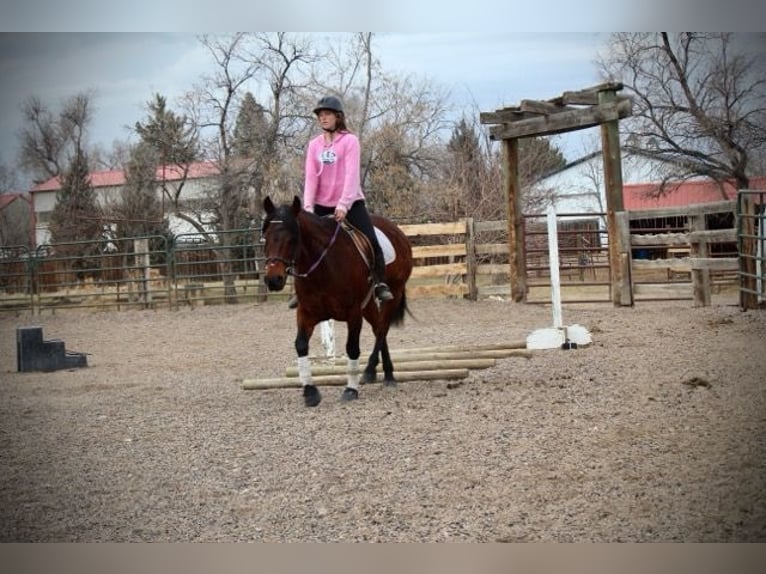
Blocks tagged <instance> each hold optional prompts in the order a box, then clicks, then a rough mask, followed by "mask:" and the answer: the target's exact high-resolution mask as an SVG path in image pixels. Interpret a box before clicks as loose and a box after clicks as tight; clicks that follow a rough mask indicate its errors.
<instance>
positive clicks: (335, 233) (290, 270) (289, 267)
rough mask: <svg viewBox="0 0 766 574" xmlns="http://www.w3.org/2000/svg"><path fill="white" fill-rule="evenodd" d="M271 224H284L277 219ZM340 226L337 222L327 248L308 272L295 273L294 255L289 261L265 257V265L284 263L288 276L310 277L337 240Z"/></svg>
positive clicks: (282, 258)
mask: <svg viewBox="0 0 766 574" xmlns="http://www.w3.org/2000/svg"><path fill="white" fill-rule="evenodd" d="M271 223H284V222H283V221H281V220H278V219H273V220H271ZM340 226H341V223H340V222H338V223H337V225H336V226H335V231H333V234H332V237H331V238H330V242H329V243H328V244H327V246H326V247H325V248H324V250H323V251H322V253H321V254H320V255H319V258H318V259H317V260H316V261H314V263H313V264H312V265H311V267H309V270H308V271H306V272H305V273H298V272H297V271H295V269H294V268H295V259H296V255H295V254H293V258H292V260H291V261H287V260H286V259H285V258H284V257H278V256H277V257H267V258H266V265H268V264H269V263H270V262H272V261H279V262H281V263H284V264H285V266H286V267H287V269H286V271H287V274H288V275H292V276H293V277H300V278H301V279H305V278H306V277H308V276H309V275H311V273H313V272H314V271H315V270H316V268H317V267H319V264H320V263H322V260H323V259H324V258H325V256H326V255H327V252H328V251H330V248H331V247H332V246H333V245H334V244H335V240H336V239H337V238H338V231H340ZM299 233H300V227H299ZM299 243H300V242H299ZM297 252H298V245H296V246H295V253H297Z"/></svg>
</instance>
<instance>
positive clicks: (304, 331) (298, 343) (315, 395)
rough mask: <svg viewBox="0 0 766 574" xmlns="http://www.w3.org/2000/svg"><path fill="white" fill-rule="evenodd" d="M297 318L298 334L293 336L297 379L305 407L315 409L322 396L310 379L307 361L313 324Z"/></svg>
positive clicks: (308, 361) (309, 366)
mask: <svg viewBox="0 0 766 574" xmlns="http://www.w3.org/2000/svg"><path fill="white" fill-rule="evenodd" d="M298 314H299V317H298V334H297V335H296V336H295V351H296V352H297V353H298V378H299V379H300V381H301V387H302V388H303V402H304V403H305V405H306V406H307V407H315V406H317V405H318V404H319V403H320V402H321V401H322V394H321V393H320V392H319V389H318V388H317V387H316V385H314V383H313V381H312V379H311V362H310V360H309V340H310V339H311V334H312V333H313V332H314V324H312V323H310V322H308V321H306V320H305V319H303V318H302V317H301V316H300V311H299V313H298Z"/></svg>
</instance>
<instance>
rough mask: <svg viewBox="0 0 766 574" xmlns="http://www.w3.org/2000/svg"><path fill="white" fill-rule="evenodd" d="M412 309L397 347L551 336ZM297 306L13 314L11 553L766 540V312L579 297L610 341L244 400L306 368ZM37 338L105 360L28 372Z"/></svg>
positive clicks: (4, 350)
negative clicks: (390, 384)
mask: <svg viewBox="0 0 766 574" xmlns="http://www.w3.org/2000/svg"><path fill="white" fill-rule="evenodd" d="M410 308H411V310H412V313H413V314H414V317H409V316H408V317H407V318H406V320H405V324H404V326H402V327H396V328H393V329H392V331H391V333H390V335H389V344H390V346H391V348H392V350H395V349H408V348H417V347H433V346H447V345H454V344H465V345H482V344H489V343H499V342H510V341H523V340H525V338H526V336H527V335H528V334H529V333H530V332H531V331H533V330H535V329H539V328H545V327H549V326H551V323H552V319H551V309H550V306H546V305H523V304H519V303H513V302H511V301H507V300H501V299H487V300H482V301H478V302H471V301H467V300H459V299H451V300H446V299H443V300H435V299H415V300H413V301H411V302H410ZM294 314H295V312H294V311H291V310H289V309H287V307H286V305H285V304H284V303H264V304H261V305H252V304H247V305H246V304H241V305H217V306H203V307H198V308H195V309H183V310H180V311H160V310H158V311H128V312H89V311H68V312H56V313H55V314H51V313H50V312H46V313H44V314H42V315H35V316H28V315H27V316H25V315H20V316H3V317H0V378H2V383H0V468H1V469H2V471H1V472H0V541H2V542H99V541H111V542H141V541H154V542H184V541H190V542H202V541H204V542H219V541H220V542H238V541H253V542H299V541H300V542H339V541H349V542H355V541H372V542H453V541H455V542H545V541H557V542H589V541H593V542H617V541H645V542H682V541H683V542H755V541H759V542H766V312H764V311H748V312H742V311H740V310H739V309H738V307H736V306H734V305H731V304H729V303H718V304H714V305H713V306H710V307H704V308H695V307H693V306H692V303H691V302H690V301H678V302H651V303H649V302H646V303H644V302H642V303H637V304H636V306H635V307H631V308H615V307H614V306H612V305H611V304H609V303H605V304H581V305H565V306H564V309H563V316H564V322H565V323H566V324H579V325H582V326H584V327H586V328H587V329H588V330H589V331H590V333H591V334H592V337H593V343H592V344H591V345H589V346H587V347H580V348H578V349H571V350H561V349H551V350H540V351H533V352H532V356H531V358H524V357H509V358H504V359H498V360H497V361H496V364H495V365H494V366H492V367H490V368H487V369H482V370H472V371H471V372H470V374H469V376H468V377H467V378H465V379H463V380H462V381H444V380H433V381H421V382H417V381H413V382H401V383H399V384H398V385H397V386H396V387H395V388H387V387H383V386H382V385H380V384H371V385H363V386H362V387H361V389H360V394H359V399H358V400H356V401H351V402H345V403H344V402H341V401H340V400H339V399H340V394H341V392H342V387H321V388H320V390H321V391H322V394H323V401H322V403H321V404H320V405H319V406H317V407H315V408H307V407H305V406H304V405H303V399H302V396H301V391H300V390H299V389H295V388H291V389H274V390H259V391H251V390H243V389H242V382H243V381H244V380H247V379H253V378H263V377H278V376H282V375H283V374H284V371H285V369H286V367H288V366H294V365H295V353H294V349H293V342H294V339H295V319H294ZM31 325H39V326H42V327H43V333H44V337H45V338H46V339H61V340H63V341H64V342H65V344H66V349H67V350H69V351H77V352H83V353H87V359H88V366H87V367H85V368H78V369H71V370H60V371H55V372H51V373H40V372H33V373H19V372H17V362H16V329H17V328H19V327H23V326H31ZM336 333H337V335H336V336H337V347H338V349H339V352H341V353H342V351H343V349H344V338H345V325H344V324H342V323H340V324H337V325H336ZM371 341H372V338H371V334H370V333H369V328H367V327H365V331H364V335H363V340H362V349H363V357H362V358H363V361H362V362H363V363H364V359H365V358H366V357H365V355H364V353H365V352H369V350H370V349H371ZM315 353H321V345H320V341H319V331H318V330H317V332H316V333H315V335H314V337H313V338H312V354H315Z"/></svg>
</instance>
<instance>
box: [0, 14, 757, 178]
mask: <svg viewBox="0 0 766 574" xmlns="http://www.w3.org/2000/svg"><path fill="white" fill-rule="evenodd" d="M748 1H749V0H729V2H728V4H727V12H726V14H725V16H728V19H727V18H722V17H721V15H720V9H717V10H718V12H716V11H715V10H714V7H715V6H717V5H718V3H717V2H715V1H714V0H642V2H640V3H630V2H618V1H617V0H581V1H580V2H576V3H572V2H571V1H564V0H548V1H547V2H545V3H528V2H524V3H521V2H514V1H513V0H472V1H471V2H470V3H461V4H459V5H457V4H456V5H455V6H452V4H450V6H452V7H451V8H450V7H447V6H446V4H445V3H444V2H443V1H442V0H419V1H413V0H387V2H385V3H382V4H373V3H364V2H358V1H357V2H351V1H350V0H333V2H332V10H331V11H330V14H331V17H329V18H328V17H327V14H325V15H324V17H323V16H322V13H321V11H317V10H316V7H317V3H316V1H312V2H309V1H308V0H280V2H278V3H274V2H265V3H264V2H256V3H253V2H249V3H243V2H242V1H241V0H217V2H215V3H213V4H210V3H205V4H199V3H195V2H194V0H186V1H185V2H184V3H182V4H183V6H182V7H181V8H179V6H177V5H175V4H174V2H171V1H168V2H163V3H157V2H153V1H150V0H132V1H131V2H130V3H126V4H114V3H104V2H103V1H99V2H97V1H96V0H69V1H68V2H67V3H66V9H62V7H63V6H64V5H62V4H61V3H60V2H58V1H57V0H26V1H25V2H23V3H21V2H6V3H3V6H1V7H0V78H1V80H0V161H1V162H3V163H5V164H6V165H12V164H13V163H15V160H16V157H17V153H18V137H17V133H18V130H19V129H20V127H21V125H22V123H21V114H20V109H19V107H20V104H21V103H22V102H23V101H24V100H25V99H27V98H28V97H29V96H32V95H34V96H37V97H39V98H40V99H42V101H44V102H45V103H46V104H48V105H49V106H50V107H52V108H54V109H56V108H57V107H58V105H59V103H60V102H61V101H62V99H64V98H67V97H69V96H72V95H74V94H76V93H78V92H81V91H83V90H92V91H93V93H94V99H93V101H94V103H95V106H96V109H95V116H94V121H93V123H92V125H91V129H90V137H91V142H90V143H92V144H100V145H101V146H103V147H105V148H107V149H108V148H110V147H111V145H112V143H113V142H114V141H115V140H125V139H129V138H130V137H131V134H130V131H129V130H128V127H127V126H130V125H133V124H134V123H135V121H137V120H140V119H142V118H143V117H144V116H145V103H146V102H147V101H148V100H149V99H151V98H152V95H153V94H154V93H157V92H159V93H161V94H163V95H165V96H166V97H167V98H168V100H169V102H170V104H171V106H173V104H174V103H175V101H176V100H177V98H178V97H180V96H181V95H182V94H183V93H185V92H187V91H189V90H191V89H192V88H193V85H194V83H195V82H197V81H198V80H199V79H200V77H201V76H202V75H203V74H204V73H205V72H206V71H209V70H211V69H212V63H211V62H210V58H209V55H208V54H207V53H206V51H205V50H204V49H203V47H202V46H201V45H200V43H199V41H198V40H197V38H196V35H195V32H208V33H216V32H223V31H227V30H236V29H242V28H251V29H252V28H255V29H261V30H263V29H271V30H280V29H286V30H293V31H298V32H305V33H309V34H314V35H317V36H324V35H325V34H324V33H320V32H310V31H309V30H311V29H312V28H314V29H316V28H318V27H322V25H323V24H326V25H327V27H328V28H329V29H338V28H340V29H346V30H355V29H356V30H373V31H378V32H376V40H375V47H376V51H377V56H378V57H379V59H380V60H381V63H382V65H383V68H384V69H385V70H386V71H387V72H398V73H403V74H413V75H414V76H416V77H421V78H427V79H429V80H431V81H433V82H434V83H436V84H438V85H439V86H441V87H444V88H445V89H447V90H449V91H450V93H451V94H452V95H451V103H452V104H454V106H456V107H457V108H458V109H460V107H467V108H470V109H474V108H475V107H478V109H479V110H481V111H491V110H494V109H496V108H499V107H502V106H504V105H514V104H518V103H519V102H520V101H521V100H522V99H548V98H552V97H555V96H557V95H560V94H561V93H562V92H563V91H566V90H575V89H582V88H586V87H589V86H592V85H594V84H597V83H599V82H600V79H599V77H598V75H597V71H596V67H595V65H594V60H595V58H596V57H597V53H598V51H599V50H602V49H603V47H604V42H605V40H606V39H607V37H608V32H598V33H594V32H587V31H585V30H594V29H595V30H599V29H602V30H604V29H606V30H636V29H641V28H643V29H652V28H655V29H656V28H659V27H660V26H664V25H665V24H669V25H670V27H672V25H673V24H674V23H675V24H676V27H677V28H679V29H718V30H721V29H734V30H738V29H740V27H741V26H744V27H745V30H747V28H748V22H749V27H750V28H752V26H753V25H756V23H758V25H760V23H761V22H762V21H763V20H762V19H760V18H752V17H750V18H749V19H748V14H749V13H748V11H747V10H743V9H740V8H741V6H740V3H742V2H748ZM618 5H619V9H617V7H618ZM364 6H367V8H366V9H365V10H362V8H360V7H364ZM711 10H713V11H712V12H711ZM750 11H751V12H752V8H750ZM732 15H736V18H737V19H738V21H736V22H732V17H733V16H732ZM751 16H752V15H751ZM700 19H701V20H700ZM706 21H709V22H711V24H708V25H707V26H706V25H704V22H706ZM713 22H715V24H713ZM243 23H244V24H243ZM686 24H688V28H687V26H686ZM179 28H180V29H181V31H178V32H161V31H160V30H173V29H179ZM320 29H321V28H320ZM535 29H537V30H538V31H534V30H535ZM73 30H78V31H84V32H86V33H82V32H74V31H73ZM106 30H108V31H106ZM131 30H144V31H143V32H132V31H131ZM389 30H397V31H396V32H390V31H389ZM429 30H431V31H429ZM460 30H473V31H469V32H465V31H460ZM526 30H532V31H526ZM540 30H546V31H540ZM588 132H592V130H587V131H586V132H577V134H578V135H577V136H574V135H572V136H560V141H558V142H557V143H558V144H559V145H561V146H562V148H563V149H564V151H565V154H566V155H567V157H568V158H570V159H572V157H571V156H572V155H575V156H576V155H578V153H579V152H580V151H581V149H582V144H580V143H579V140H581V139H583V136H584V137H585V138H588V137H590V136H589V135H588Z"/></svg>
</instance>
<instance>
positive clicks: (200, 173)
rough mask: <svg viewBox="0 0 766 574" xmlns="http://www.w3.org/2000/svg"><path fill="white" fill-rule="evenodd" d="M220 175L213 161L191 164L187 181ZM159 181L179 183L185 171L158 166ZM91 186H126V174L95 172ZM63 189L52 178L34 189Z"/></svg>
mask: <svg viewBox="0 0 766 574" xmlns="http://www.w3.org/2000/svg"><path fill="white" fill-rule="evenodd" d="M217 174H218V165H217V164H216V163H215V162H212V161H202V162H196V163H191V164H189V173H188V174H187V176H186V178H187V179H200V178H204V177H209V176H212V175H217ZM156 177H157V180H158V181H159V180H163V179H164V180H165V181H179V180H181V179H183V169H182V168H180V167H178V166H177V165H166V166H157V175H156ZM90 184H91V185H92V186H93V187H94V188H97V187H115V186H121V185H124V184H125V172H124V171H122V170H121V169H113V170H104V171H93V172H91V174H90ZM59 189H61V181H60V180H59V178H58V176H57V177H52V178H50V179H49V180H48V181H44V182H43V183H40V184H38V185H36V186H35V187H33V188H32V192H36V191H56V190H59Z"/></svg>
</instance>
